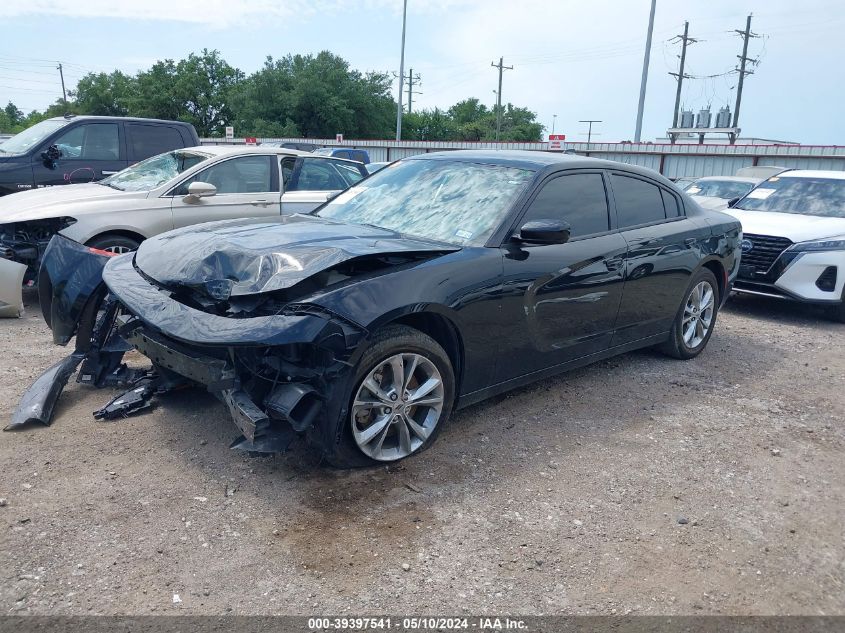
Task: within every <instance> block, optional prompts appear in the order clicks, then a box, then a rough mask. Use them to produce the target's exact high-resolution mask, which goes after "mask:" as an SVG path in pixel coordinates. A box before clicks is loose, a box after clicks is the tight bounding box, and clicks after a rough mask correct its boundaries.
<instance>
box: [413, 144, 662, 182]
mask: <svg viewBox="0 0 845 633" xmlns="http://www.w3.org/2000/svg"><path fill="white" fill-rule="evenodd" d="M427 159H431V160H459V161H466V162H476V163H486V164H489V165H501V166H504V167H516V168H522V169H533V170H535V171H540V170H542V169H545V168H547V167H551V168H554V167H555V166H559V167H560V168H561V169H575V168H585V169H619V170H622V171H628V172H632V173H635V174H640V175H642V176H647V177H648V178H652V179H656V180H660V181H661V182H664V183H669V182H670V181H669V180H668V179H667V178H666V177H665V176H662V175H661V174H658V173H657V172H656V171H654V170H652V169H646V168H645V167H640V166H638V165H629V164H627V163H620V162H617V161H613V160H602V159H600V158H590V157H589V156H579V155H577V154H563V153H559V152H544V151H530V150H501V149H478V150H475V149H471V150H453V151H446V152H432V153H430V154H417V155H415V156H409V157H408V158H406V159H405V160H427Z"/></svg>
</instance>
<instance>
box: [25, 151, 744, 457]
mask: <svg viewBox="0 0 845 633" xmlns="http://www.w3.org/2000/svg"><path fill="white" fill-rule="evenodd" d="M740 240H741V229H740V224H739V222H737V221H736V220H735V219H733V218H731V217H729V216H727V215H723V214H721V213H716V212H705V211H703V210H702V209H701V208H699V207H698V206H697V205H696V204H695V203H693V202H692V201H691V200H690V199H689V198H687V197H686V196H685V195H684V194H682V193H680V192H679V191H678V190H677V189H676V188H675V187H674V186H673V185H672V184H671V183H670V182H669V181H668V180H666V179H665V178H663V177H662V176H659V175H657V174H655V173H654V172H652V171H649V170H646V169H642V168H639V167H634V166H630V165H623V164H620V163H615V162H608V161H600V160H594V159H588V158H581V157H578V156H571V155H557V154H551V153H542V152H505V151H455V152H443V153H436V154H426V155H421V156H415V157H412V158H408V159H405V160H402V161H399V162H398V163H394V164H393V165H391V166H389V167H386V168H385V169H383V170H381V171H379V172H377V173H376V174H374V175H372V176H371V177H369V178H367V179H366V180H364V181H362V182H360V183H359V184H358V186H355V187H353V188H351V189H348V190H347V191H345V192H343V193H341V194H340V195H338V196H337V197H335V198H334V199H332V200H331V201H329V202H328V203H327V204H325V205H324V206H322V207H321V208H319V209H317V210H316V211H314V212H313V213H312V214H310V215H293V216H280V217H279V218H277V219H273V220H267V219H266V218H260V219H252V220H235V221H225V222H214V223H209V224H203V225H196V226H191V227H187V228H185V229H179V230H176V231H171V232H169V233H164V234H161V235H159V236H157V237H154V238H152V239H149V240H147V241H146V242H144V243H143V244H142V245H141V247H140V249H139V250H138V251H137V253H135V254H126V255H120V256H110V254H109V253H103V252H98V251H96V250H95V249H90V248H87V247H85V246H82V245H80V244H76V243H74V242H72V241H70V240H68V239H66V238H63V237H61V236H57V237H55V238H53V242H52V243H51V245H50V247H49V250H48V252H47V254H46V255H45V258H44V265H43V267H42V270H41V279H40V292H41V300H42V309H43V311H44V315H45V318H46V319H47V322H48V324H49V325H50V326H51V328H52V330H53V335H54V339H55V341H56V342H58V343H62V344H64V343H67V342H68V341H69V340H70V339H71V338H72V337H73V335H74V334H76V349H75V351H74V353H73V354H71V355H70V356H68V357H67V358H66V359H65V360H64V361H61V362H60V363H58V364H57V365H55V366H53V367H52V368H50V369H49V370H47V371H46V372H45V373H44V374H43V375H42V376H41V377H40V378H39V379H38V380H37V381H36V383H35V384H34V385H33V386H32V387H31V388H30V390H29V391H28V392H27V393H26V394H25V396H24V398H23V400H22V402H21V404H20V407H19V408H18V410H17V412H16V413H15V415H14V417H13V420H12V424H11V425H10V427H16V426H19V425H22V424H25V423H26V422H28V421H30V420H39V421H41V422H44V423H49V421H50V417H51V415H52V410H53V406H54V404H55V402H56V399H57V398H58V396H59V393H60V392H61V390H62V387H63V386H64V384H65V383H66V382H67V380H68V379H69V377H70V376H71V375H72V374H73V373H74V372H75V371H76V369H77V368H78V367H79V365H80V364H81V365H82V366H81V369H80V371H79V376H78V378H77V380H78V381H80V382H83V383H87V384H92V385H95V386H107V385H111V386H113V385H124V386H128V387H130V388H129V390H128V391H126V392H125V393H123V394H121V395H120V396H118V397H117V398H115V399H113V400H112V401H111V402H109V403H108V404H107V405H106V406H105V407H103V409H101V410H100V411H98V412H96V413H95V416H96V417H100V418H111V417H120V416H125V415H128V414H129V413H132V412H134V411H136V410H139V409H143V408H144V407H146V406H148V404H149V401H150V399H151V398H152V397H153V396H154V395H156V394H162V393H164V392H167V391H169V390H171V389H173V388H176V387H184V386H201V387H204V388H205V389H207V390H208V391H210V392H211V393H212V394H214V395H216V396H217V397H218V398H219V399H220V400H221V401H222V402H223V403H225V406H226V407H227V408H228V410H229V413H230V414H231V416H232V419H233V421H234V422H235V424H236V425H237V427H238V428H239V429H240V431H241V433H242V436H241V437H239V438H238V439H237V440H235V442H234V443H233V447H238V448H243V449H246V450H250V451H258V452H262V451H275V450H281V449H283V448H285V447H286V446H287V443H289V441H290V439H291V438H292V437H293V436H294V435H295V434H296V433H301V434H305V435H306V436H307V437H308V438H309V439H310V440H311V441H312V443H313V444H314V445H315V446H316V447H317V448H318V449H319V450H320V451H321V452H322V454H323V455H324V456H325V458H326V459H327V460H328V461H330V462H331V463H332V464H335V465H338V466H354V465H362V464H366V463H373V462H392V461H395V460H399V459H402V458H404V457H407V456H409V455H412V454H414V453H417V452H419V451H421V450H422V449H424V448H426V447H427V446H429V445H430V444H431V443H432V442H433V441H434V439H435V437H436V436H437V434H438V432H439V431H440V430H441V429H442V428H443V427H444V426H445V424H446V423H447V421H448V419H449V416H450V414H451V413H452V411H454V410H455V409H457V408H460V407H464V406H467V405H469V404H472V403H475V402H478V401H480V400H483V399H485V398H488V397H490V396H493V395H495V394H499V393H502V392H503V391H506V390H508V389H513V388H514V387H519V386H521V385H525V384H527V383H530V382H532V381H535V380H538V379H540V378H544V377H546V376H551V375H553V374H557V373H559V372H562V371H565V370H568V369H571V368H574V367H578V366H581V365H585V364H587V363H591V362H593V361H596V360H599V359H602V358H606V357H608V356H612V355H615V354H621V353H623V352H627V351H629V350H633V349H636V348H641V347H646V346H657V347H659V348H660V349H661V350H663V351H664V352H666V353H667V354H669V355H670V356H673V357H675V358H681V359H689V358H693V357H695V356H696V355H698V354H699V353H700V352H701V351H702V350H703V349H704V347H705V346H706V345H707V342H708V340H709V339H710V336H711V335H712V333H713V328H714V327H715V324H716V315H717V313H718V311H719V308H720V307H721V305H722V303H723V302H724V300H725V298H726V297H727V295H728V293H729V292H730V289H731V285H732V283H733V279H734V277H735V275H736V273H737V270H738V265H739V244H740ZM132 347H134V348H136V349H137V350H139V351H140V352H142V353H143V354H145V355H146V356H147V357H149V358H150V360H151V361H152V366H151V368H150V369H140V370H139V369H130V368H128V367H126V365H124V364H123V363H122V357H123V353H124V352H125V351H126V350H128V349H131V348H132Z"/></svg>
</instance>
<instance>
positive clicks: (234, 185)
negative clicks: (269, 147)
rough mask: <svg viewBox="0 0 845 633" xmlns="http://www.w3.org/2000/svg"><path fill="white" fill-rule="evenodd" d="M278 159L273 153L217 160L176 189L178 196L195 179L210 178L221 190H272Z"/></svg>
mask: <svg viewBox="0 0 845 633" xmlns="http://www.w3.org/2000/svg"><path fill="white" fill-rule="evenodd" d="M274 166H275V161H274V159H273V157H271V156H241V157H239V158H231V159H229V160H224V161H221V162H219V163H215V164H214V165H211V166H210V167H207V168H206V169H203V170H202V171H201V172H199V173H198V174H196V175H194V176H192V177H191V178H189V179H188V180H186V181H185V182H183V183H182V184H181V185H179V187H177V189H176V191H175V192H174V193H175V195H177V196H184V195H187V193H188V187H189V186H190V184H191V183H192V182H207V183H210V184H212V185H214V186H215V187H216V188H217V193H218V194H227V193H264V192H270V191H273V189H274V187H273V184H272V182H273V179H272V170H273V169H274V168H275V167H274Z"/></svg>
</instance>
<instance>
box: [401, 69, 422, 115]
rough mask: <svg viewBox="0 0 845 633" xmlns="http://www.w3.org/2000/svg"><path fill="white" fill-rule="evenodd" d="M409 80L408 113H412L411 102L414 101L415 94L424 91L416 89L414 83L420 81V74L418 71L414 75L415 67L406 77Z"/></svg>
mask: <svg viewBox="0 0 845 633" xmlns="http://www.w3.org/2000/svg"><path fill="white" fill-rule="evenodd" d="M405 79H407V80H408V114H411V104H412V103H413V101H414V95H415V94H416V95H421V94H422V93H421V92H420V91H419V90H414V84H415V83H416V84H418V85H419V83H420V74H419V73H417V74H416V75H414V69H413V68H411V70H410V71H409V72H408V75H407V76H406V77H405Z"/></svg>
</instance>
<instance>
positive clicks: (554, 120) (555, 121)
mask: <svg viewBox="0 0 845 633" xmlns="http://www.w3.org/2000/svg"><path fill="white" fill-rule="evenodd" d="M555 123H557V115H556V114H553V115H552V134H554V133H555Z"/></svg>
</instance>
